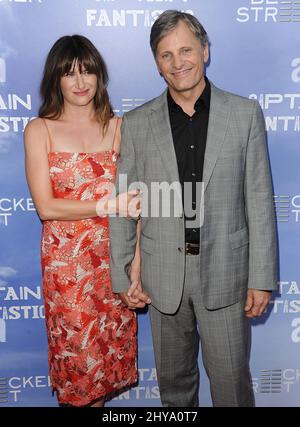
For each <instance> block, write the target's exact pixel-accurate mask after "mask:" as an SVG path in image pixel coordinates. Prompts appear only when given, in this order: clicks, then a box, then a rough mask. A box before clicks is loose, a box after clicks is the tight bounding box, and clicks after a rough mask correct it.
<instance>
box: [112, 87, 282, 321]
mask: <svg viewBox="0 0 300 427" xmlns="http://www.w3.org/2000/svg"><path fill="white" fill-rule="evenodd" d="M166 95H167V92H166V91H165V92H164V93H163V94H162V95H161V96H159V97H157V98H155V99H153V100H151V101H149V102H147V103H146V104H144V105H142V106H141V107H139V108H136V109H135V110H132V111H130V112H128V113H126V114H125V115H124V118H123V123H122V143H121V155H120V160H119V165H118V177H119V176H120V174H127V178H128V184H130V183H132V182H134V181H142V182H144V183H145V184H146V185H147V186H148V187H149V188H150V186H151V182H153V181H159V182H163V181H166V182H168V183H170V184H171V183H172V182H174V181H177V182H179V176H178V168H177V161H176V155H175V151H174V146H173V141H172V134H171V128H170V121H169V114H168V105H167V96H166ZM118 177H117V184H118V181H119V180H118ZM203 181H204V188H205V191H204V222H203V225H202V227H201V229H200V255H199V256H200V271H201V273H200V277H199V287H201V289H202V291H203V300H204V304H205V306H206V307H207V308H208V309H217V308H221V307H225V306H228V305H231V304H233V303H235V302H237V301H239V300H240V299H241V298H243V297H244V296H245V293H246V291H247V288H254V289H261V290H274V289H276V288H277V240H276V227H275V219H274V207H273V200H272V183H271V176H270V169H269V161H268V154H267V144H266V136H265V125H264V119H263V115H262V112H261V109H260V107H259V104H258V103H257V102H256V101H253V100H249V99H246V98H242V97H240V96H237V95H233V94H230V93H228V92H224V91H222V90H220V89H218V88H216V87H215V86H214V85H213V84H212V85H211V105H210V113H209V124H208V134H207V144H206V152H205V160H204V169H203ZM110 241H111V277H112V286H113V290H114V292H124V291H126V290H127V289H128V287H129V279H128V276H127V273H126V271H127V267H128V265H129V264H130V262H131V260H132V258H133V255H134V248H135V242H136V221H135V220H132V219H127V218H119V217H115V218H110ZM184 243H185V242H184V219H183V217H182V216H181V217H171V218H163V217H147V218H146V217H142V234H141V253H142V282H143V288H144V290H145V291H146V292H147V293H148V294H149V295H150V297H151V299H152V304H153V305H154V307H156V308H157V309H158V310H160V311H162V312H164V313H174V312H175V311H176V310H177V308H178V306H179V304H180V300H181V296H182V291H183V282H184V274H185V253H184V250H183V248H184ZM193 256H195V255H193Z"/></svg>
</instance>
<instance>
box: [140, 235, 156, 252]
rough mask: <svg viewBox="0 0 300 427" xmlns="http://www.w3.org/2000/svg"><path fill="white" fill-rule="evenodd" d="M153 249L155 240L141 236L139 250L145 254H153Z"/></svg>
mask: <svg viewBox="0 0 300 427" xmlns="http://www.w3.org/2000/svg"><path fill="white" fill-rule="evenodd" d="M154 249H155V240H153V239H150V238H149V237H146V236H145V235H144V234H143V233H142V234H141V250H142V251H143V252H146V253H147V254H153V253H154Z"/></svg>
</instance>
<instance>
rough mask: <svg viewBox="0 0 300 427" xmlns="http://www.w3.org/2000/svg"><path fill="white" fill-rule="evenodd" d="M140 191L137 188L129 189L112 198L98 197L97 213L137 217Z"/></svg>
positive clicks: (140, 208) (139, 207) (140, 198)
mask: <svg viewBox="0 0 300 427" xmlns="http://www.w3.org/2000/svg"><path fill="white" fill-rule="evenodd" d="M141 200H142V197H141V193H140V191H139V190H131V191H128V192H127V193H121V194H118V196H117V197H116V198H114V199H106V200H103V199H100V200H99V202H98V203H97V214H98V215H99V216H104V215H118V216H121V217H130V218H138V217H139V216H140V214H141V211H142V207H141Z"/></svg>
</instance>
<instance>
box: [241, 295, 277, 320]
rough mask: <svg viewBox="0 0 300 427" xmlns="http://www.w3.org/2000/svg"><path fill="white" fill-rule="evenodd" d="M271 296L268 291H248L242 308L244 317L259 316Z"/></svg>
mask: <svg viewBox="0 0 300 427" xmlns="http://www.w3.org/2000/svg"><path fill="white" fill-rule="evenodd" d="M271 295H272V292H269V291H260V290H258V289H248V292H247V299H246V304H245V308H244V311H245V316H246V317H248V318H254V317H258V316H261V315H262V313H263V312H264V310H265V308H266V307H267V305H268V303H269V301H270V298H271Z"/></svg>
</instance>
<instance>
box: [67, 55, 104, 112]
mask: <svg viewBox="0 0 300 427" xmlns="http://www.w3.org/2000/svg"><path fill="white" fill-rule="evenodd" d="M60 87H61V91H62V94H63V97H64V102H65V103H68V104H71V105H74V106H85V105H88V104H90V103H91V102H92V101H93V99H94V96H95V94H96V91H97V76H96V74H90V73H89V72H88V71H87V70H85V69H84V67H83V66H82V67H79V66H78V63H77V61H76V62H75V65H74V67H72V71H70V72H68V73H66V74H65V75H64V76H62V77H61V79H60Z"/></svg>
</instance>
